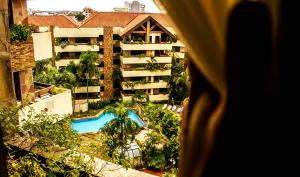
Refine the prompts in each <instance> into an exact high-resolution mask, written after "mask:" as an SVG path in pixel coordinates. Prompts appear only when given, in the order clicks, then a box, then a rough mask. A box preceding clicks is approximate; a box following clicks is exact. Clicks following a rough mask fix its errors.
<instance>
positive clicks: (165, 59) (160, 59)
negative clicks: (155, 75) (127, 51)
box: [120, 55, 172, 64]
mask: <svg viewBox="0 0 300 177" xmlns="http://www.w3.org/2000/svg"><path fill="white" fill-rule="evenodd" d="M154 58H155V60H156V61H157V63H172V58H171V57H170V56H167V55H166V56H155V57H154ZM120 60H121V62H122V63H123V64H145V63H148V62H149V61H151V57H146V56H145V57H141V56H130V57H124V56H121V57H120Z"/></svg>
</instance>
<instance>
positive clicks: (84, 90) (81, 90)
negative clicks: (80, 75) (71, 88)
mask: <svg viewBox="0 0 300 177" xmlns="http://www.w3.org/2000/svg"><path fill="white" fill-rule="evenodd" d="M88 90H89V93H97V92H100V86H89V87H88ZM75 93H87V87H84V86H83V87H76V88H75Z"/></svg>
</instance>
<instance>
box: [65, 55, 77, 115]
mask: <svg viewBox="0 0 300 177" xmlns="http://www.w3.org/2000/svg"><path fill="white" fill-rule="evenodd" d="M65 70H66V71H68V72H70V73H72V74H73V75H74V76H75V80H74V82H73V83H72V85H70V87H71V91H72V102H73V114H74V111H75V87H77V86H79V85H80V84H79V83H80V79H81V78H80V68H79V65H78V64H76V63H75V62H74V61H71V62H70V63H69V64H68V65H67V67H66V69H65Z"/></svg>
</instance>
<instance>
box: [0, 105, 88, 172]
mask: <svg viewBox="0 0 300 177" xmlns="http://www.w3.org/2000/svg"><path fill="white" fill-rule="evenodd" d="M20 112H22V106H20V107H16V108H0V123H1V130H2V131H1V132H3V136H4V140H5V142H7V143H6V144H5V146H6V149H7V150H8V158H7V162H8V170H9V176H54V175H55V174H62V175H63V176H78V175H76V174H79V172H80V171H86V172H89V173H90V172H91V170H92V166H93V163H90V162H92V161H90V162H86V161H84V160H83V159H84V157H83V156H82V155H81V154H80V153H79V152H78V149H79V146H80V139H79V135H78V134H77V133H76V132H75V131H74V130H73V129H72V128H71V126H70V125H71V119H70V118H69V117H62V116H58V115H48V114H47V113H46V112H41V113H38V114H36V113H34V110H31V111H30V112H29V114H28V116H27V119H26V120H21V124H19V125H18V124H15V123H13V122H16V121H17V122H18V115H19V113H20ZM10 122H12V123H10ZM6 123H7V124H6ZM9 144H13V145H14V146H15V147H19V148H20V149H17V150H16V149H12V148H11V147H10V145H9ZM20 152H21V153H20ZM40 155H42V156H43V157H46V158H47V160H46V161H44V160H42V159H41V156H40Z"/></svg>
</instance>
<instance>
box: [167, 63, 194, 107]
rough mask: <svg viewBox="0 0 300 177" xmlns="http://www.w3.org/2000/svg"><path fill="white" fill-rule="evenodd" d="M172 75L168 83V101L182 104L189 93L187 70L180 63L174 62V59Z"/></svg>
mask: <svg viewBox="0 0 300 177" xmlns="http://www.w3.org/2000/svg"><path fill="white" fill-rule="evenodd" d="M171 72H172V75H171V77H170V79H169V81H168V85H169V92H170V99H171V100H174V101H176V102H180V103H181V102H182V101H183V100H184V99H185V98H186V97H188V93H189V85H190V81H189V74H188V70H185V67H184V65H183V64H181V63H177V62H176V58H175V57H173V58H172V68H171Z"/></svg>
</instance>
